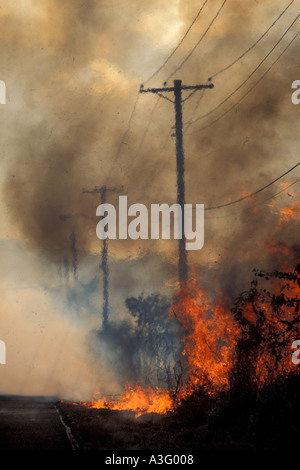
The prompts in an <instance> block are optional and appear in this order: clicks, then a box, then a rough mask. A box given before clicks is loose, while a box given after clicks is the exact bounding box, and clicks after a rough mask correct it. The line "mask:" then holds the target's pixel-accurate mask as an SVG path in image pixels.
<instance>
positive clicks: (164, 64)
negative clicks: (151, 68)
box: [144, 0, 208, 84]
mask: <svg viewBox="0 0 300 470" xmlns="http://www.w3.org/2000/svg"><path fill="white" fill-rule="evenodd" d="M207 2H208V0H205V2H204V3H203V5H202V6H201V8H200V9H199V11H198V13H197V15H196V16H195V18H194V19H193V21H192V23H191V24H190V26H189V27H188V29H187V30H186V32H185V33H184V35H183V37H182V38H181V40H180V41H179V43H178V44H177V46H176V47H175V48H174V49H173V51H172V52H171V54H170V55H169V56H168V57H167V58H166V60H165V61H164V62H163V64H162V65H161V66H160V67H159V68H158V69H157V70H156V71H155V72H154V73H153V74H152V75H151V77H149V78H148V79H147V80H146V81H145V82H144V83H145V84H146V83H148V82H149V81H150V80H152V78H154V77H155V76H156V75H157V74H158V73H159V72H160V71H161V70H162V69H163V68H164V67H165V66H166V65H167V63H168V62H169V60H170V59H171V58H172V57H173V55H174V54H175V52H176V51H177V50H178V49H179V47H180V46H181V44H182V43H183V41H184V40H185V38H186V37H187V35H188V34H189V32H190V30H191V29H192V27H193V26H194V24H195V23H196V21H197V19H198V18H199V16H200V15H201V13H202V10H203V8H204V7H205V5H206V4H207Z"/></svg>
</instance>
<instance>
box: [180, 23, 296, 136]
mask: <svg viewBox="0 0 300 470" xmlns="http://www.w3.org/2000/svg"><path fill="white" fill-rule="evenodd" d="M299 33H300V31H298V32H297V33H296V34H295V36H294V37H293V38H292V39H291V41H290V42H289V43H288V45H287V46H286V47H285V48H284V49H283V51H282V52H281V53H280V55H279V56H278V57H277V58H276V59H275V60H274V61H273V63H272V64H271V65H270V66H269V67H268V69H267V70H265V72H264V73H263V75H262V76H261V77H260V78H259V79H258V80H257V82H255V83H254V84H253V86H252V87H251V88H249V90H248V91H247V92H246V93H245V94H244V95H243V96H242V97H241V98H240V99H239V100H238V101H237V102H236V103H234V104H233V105H232V106H231V107H230V108H229V109H227V110H226V111H225V112H223V113H222V114H220V116H218V117H217V118H216V119H214V120H213V121H211V122H210V123H209V124H207V125H205V126H202V127H201V128H200V129H196V130H195V131H193V132H189V133H186V132H185V135H193V134H198V133H199V132H201V131H202V130H204V129H207V128H208V127H211V126H212V125H213V124H215V123H216V122H218V121H220V119H222V118H223V117H224V116H226V115H227V114H228V113H230V111H232V110H233V109H234V108H236V107H237V106H238V105H239V104H240V103H241V102H242V101H243V100H244V99H245V98H246V97H247V96H248V95H249V94H250V93H251V92H252V91H253V90H254V88H256V87H257V85H259V83H260V82H261V81H262V80H263V79H264V78H265V76H266V75H267V74H268V73H269V72H270V70H271V69H272V68H273V67H274V66H275V65H276V64H277V62H278V61H279V60H280V59H281V57H282V56H283V55H284V54H285V52H286V51H287V50H288V49H289V47H290V46H291V45H292V44H293V42H294V41H295V39H296V38H297V37H298V36H299ZM193 122H195V121H193ZM193 122H191V121H190V122H188V123H187V125H188V127H190V126H191V125H192V123H193Z"/></svg>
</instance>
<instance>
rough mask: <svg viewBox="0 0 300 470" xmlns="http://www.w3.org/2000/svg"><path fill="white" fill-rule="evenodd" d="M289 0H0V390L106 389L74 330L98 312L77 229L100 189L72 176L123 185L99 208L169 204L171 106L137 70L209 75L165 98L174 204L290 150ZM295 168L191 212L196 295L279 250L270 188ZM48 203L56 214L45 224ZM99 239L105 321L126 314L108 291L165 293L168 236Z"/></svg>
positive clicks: (271, 169)
mask: <svg viewBox="0 0 300 470" xmlns="http://www.w3.org/2000/svg"><path fill="white" fill-rule="evenodd" d="M223 3H224V5H223ZM203 4H204V7H203V10H202V11H201V14H199V15H198V12H199V9H200V7H201V6H202V5H203ZM289 4H290V6H289V7H288V5H289ZM222 5H223V7H222ZM299 6H300V2H299V0H295V1H293V2H290V0H287V1H284V2H283V1H282V0H281V1H279V0H272V1H271V0H263V1H260V2H259V1H257V0H244V1H242V0H227V2H223V0H208V1H207V2H199V1H198V2H196V1H193V0H181V1H179V0H171V1H169V2H165V1H162V0H151V1H148V2H141V1H137V0H126V1H125V0H124V1H120V0H99V1H96V0H90V1H84V0H26V1H25V0H18V2H6V1H4V0H0V22H1V27H0V64H1V66H0V79H2V80H4V81H5V83H6V87H7V90H6V93H7V96H6V98H7V103H6V105H1V109H0V111H1V113H0V120H1V126H0V139H1V143H2V145H1V160H0V161H1V177H0V178H1V179H0V184H1V190H2V193H1V196H2V197H1V204H0V210H1V219H0V253H1V280H0V283H1V284H0V289H1V314H0V339H1V340H4V341H5V342H6V346H7V364H6V365H5V366H0V392H2V393H38V394H60V395H63V396H68V397H69V396H71V397H74V398H76V399H78V398H79V399H80V398H86V397H89V395H90V394H91V393H92V392H93V391H94V389H95V388H97V387H100V388H101V387H102V388H105V391H108V392H109V391H110V390H112V391H115V390H116V389H117V388H118V385H117V384H118V374H117V373H114V371H112V370H111V369H110V367H109V366H108V365H107V364H106V362H105V360H103V357H104V356H105V355H106V354H108V355H109V354H110V352H109V351H105V352H104V353H103V355H101V357H102V359H101V360H99V359H97V355H96V354H94V351H93V348H94V347H96V346H93V347H91V344H90V343H89V339H88V338H89V337H90V336H89V335H90V332H91V331H92V329H93V328H95V327H97V326H99V324H101V308H102V291H101V289H102V276H101V270H100V269H99V263H100V262H101V258H100V256H101V249H102V244H101V241H100V240H99V239H98V238H97V237H96V231H95V230H96V224H97V221H98V219H97V218H96V217H95V211H96V207H97V205H98V204H99V201H100V197H97V196H94V195H89V194H84V193H83V192H82V190H83V189H93V188H94V187H95V186H102V185H107V186H108V187H111V188H118V187H120V186H123V191H122V192H121V193H117V192H109V193H108V196H107V198H108V202H111V203H112V204H114V205H115V206H116V207H117V205H118V195H119V194H123V195H127V196H128V201H129V204H133V203H143V204H145V205H146V206H147V207H149V206H150V204H152V203H168V204H171V203H173V202H175V201H176V158H175V140H174V137H172V135H171V134H172V133H173V132H174V129H172V126H173V125H174V107H173V105H172V103H170V102H169V101H167V100H164V99H163V98H160V99H159V98H158V96H157V95H154V94H151V93H148V94H139V93H138V91H139V87H140V84H142V83H143V84H144V86H145V88H147V87H161V86H163V84H164V82H165V81H167V82H168V86H172V84H173V80H174V79H181V80H182V81H183V83H184V84H186V85H196V84H207V83H208V79H209V78H210V77H212V82H213V84H214V89H213V90H206V91H205V92H204V93H202V92H199V91H198V92H197V93H195V94H194V95H193V96H192V97H190V99H189V100H187V101H186V102H185V103H184V105H183V121H184V123H185V126H184V151H185V184H186V202H188V203H192V204H196V203H201V204H204V205H205V207H206V208H209V207H214V206H220V205H223V204H226V203H228V202H230V201H235V200H237V199H240V198H241V197H243V196H245V195H246V194H249V193H252V192H255V191H257V190H258V189H260V188H262V187H264V186H265V185H267V184H268V183H270V182H272V181H273V180H274V179H276V178H277V177H279V176H280V175H282V174H283V173H285V172H286V171H288V170H289V169H290V168H292V167H293V166H295V165H296V164H297V163H298V162H299V150H298V149H299V143H300V142H299V140H300V138H299V113H300V106H297V105H294V104H292V101H291V94H292V90H291V85H292V82H293V81H294V80H297V79H300V70H299V67H300V64H299V47H300V43H299V36H298V37H296V38H295V35H296V34H297V32H298V30H299V20H296V21H295V22H294V20H295V19H296V17H297V15H298V14H299V12H300V11H299V10H300V9H299ZM221 7H222V8H221ZM286 7H288V8H287V9H286V11H285V12H284V13H283V11H284V9H285V8H286ZM197 15H198V17H197V19H196V21H195V22H194V23H193V20H194V19H195V18H196V16H197ZM280 15H281V16H280ZM279 16H280V17H279ZM277 19H278V21H276V20H277ZM293 22H294V23H293ZM273 23H274V24H273ZM190 26H191V28H190V29H189V30H188V28H189V27H190ZM271 26H272V27H271ZM266 31H268V32H267V33H266ZM187 32H188V34H186V33H187ZM264 33H266V34H264ZM185 34H186V35H185ZM262 36H263V37H262ZM182 38H184V40H183V41H182V43H181V40H182ZM260 38H261V40H259V39H260ZM281 38H282V39H281ZM294 38H295V39H294ZM280 39H281V40H280ZM255 43H257V44H256V45H255V47H252V46H254V44H255ZM179 44H180V45H179ZM276 44H277V45H276ZM178 45H179V47H178V48H177V46H178ZM175 48H176V50H175ZM174 50H175V52H174V54H172V56H171V57H170V54H171V53H172V52H173V51H174ZM246 51H248V52H247V53H245V52H246ZM244 53H245V54H244ZM169 57H170V59H169V60H167V59H168V58H169ZM238 58H240V59H239V60H238V61H236V59H238ZM166 61H167V62H166ZM235 61H236V63H235V64H234V65H231V64H233V63H234V62H235ZM165 62H166V64H165V66H163V64H164V63H165ZM230 65H231V66H230ZM228 66H230V67H229V68H227V67H228ZM225 69H226V70H225ZM156 71H158V73H156ZM219 72H220V73H219ZM153 74H154V75H153ZM151 76H153V78H151V79H150V80H148V79H149V78H150V77H151ZM167 96H168V97H169V98H173V97H172V96H171V95H167ZM187 96H188V93H187V92H185V94H184V96H183V98H186V97H187ZM133 110H134V112H133V113H132V111H133ZM191 121H194V122H192V123H191ZM298 177H299V168H297V169H295V170H294V171H293V172H291V173H289V174H288V175H287V176H286V177H285V178H282V179H280V180H279V181H278V182H276V183H274V184H273V185H271V186H270V187H268V188H267V189H266V190H265V191H262V192H260V193H259V194H258V195H257V196H256V198H252V199H249V200H244V201H242V202H240V203H237V204H233V205H229V206H227V207H224V208H220V209H215V210H209V211H206V214H205V243H204V248H203V249H202V250H200V251H195V252H191V253H189V263H190V264H194V265H196V266H197V270H198V273H199V276H200V281H201V282H202V283H203V284H204V285H205V286H206V287H207V289H208V294H209V295H211V296H212V297H214V294H215V291H216V289H219V288H220V287H221V288H222V289H223V290H224V293H225V294H226V295H229V296H232V297H234V296H235V295H237V294H238V293H239V292H240V291H241V290H244V289H246V288H247V287H248V283H249V279H251V270H252V269H253V268H255V267H258V268H262V269H272V268H274V267H278V263H281V262H282V260H284V261H285V262H287V263H288V264H289V265H290V266H292V265H293V264H294V263H295V262H296V261H297V256H298V255H299V251H298V249H299V236H298V234H299V205H298V204H299V185H298V186H297V184H295V185H293V186H290V188H289V189H288V190H286V191H284V189H285V188H286V187H287V186H288V185H289V184H292V183H294V182H295V181H296V180H297V178H298ZM280 183H284V184H285V186H284V185H282V184H280ZM280 191H281V192H280ZM279 192H280V194H278V195H277V196H276V198H274V196H275V195H276V194H277V193H279ZM283 207H293V208H294V210H293V211H292V212H291V213H292V217H288V218H287V219H286V220H282V218H281V215H282V213H281V210H282V208H283ZM66 214H73V215H74V216H73V217H71V218H68V219H67V220H62V219H61V218H60V216H62V215H66ZM72 233H74V234H75V237H76V249H77V259H76V268H77V277H78V281H79V284H80V286H79V287H78V289H79V290H78V291H76V290H75V288H74V281H73V279H72V269H73V267H72V263H73V258H72V245H71V241H70V240H71V238H70V237H71V234H72ZM108 246H109V267H110V299H111V304H110V309H111V310H110V315H111V317H112V318H113V319H114V320H115V321H118V319H120V318H122V319H123V318H126V315H127V311H126V307H125V304H124V301H125V299H126V297H128V296H132V295H134V296H138V295H140V294H142V293H144V294H145V295H146V294H150V293H152V292H160V293H161V294H164V293H170V292H172V288H171V289H170V288H166V287H165V285H166V284H167V283H169V282H170V281H171V282H172V280H175V281H176V276H177V242H174V241H159V240H143V241H140V240H138V241H133V240H127V241H123V240H110V241H109V244H108ZM73 248H74V245H73ZM97 279H98V281H97ZM95 280H96V281H95ZM95 282H96V284H95ZM70 299H71V300H72V302H70ZM99 347H100V349H101V345H100V346H99ZM96 349H97V347H96ZM104 377H105V381H104V380H103V378H104ZM104 382H105V387H104V386H103V383H104Z"/></svg>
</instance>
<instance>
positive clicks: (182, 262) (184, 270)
mask: <svg viewBox="0 0 300 470" xmlns="http://www.w3.org/2000/svg"><path fill="white" fill-rule="evenodd" d="M204 88H214V85H213V84H212V83H210V84H208V85H194V86H187V85H182V82H181V80H174V86H173V87H164V88H147V89H144V87H143V85H141V87H140V93H155V94H157V95H159V96H161V97H162V98H165V99H167V100H168V101H171V102H172V103H174V105H175V130H176V166H177V203H178V204H179V205H180V207H181V213H182V220H181V223H182V225H181V226H182V237H181V239H179V246H178V255H179V256H178V277H179V283H180V287H181V289H182V288H183V286H184V284H185V282H186V281H187V279H188V265H187V253H186V249H185V231H184V211H183V209H184V203H185V186H184V152H183V133H182V103H183V101H182V91H183V90H191V93H190V96H192V95H193V94H194V93H196V91H197V90H202V89H204ZM166 92H171V93H174V101H173V100H171V99H169V98H167V97H166V96H164V95H163V93H166ZM188 98H189V96H188V97H187V98H186V99H188ZM184 101H185V100H184Z"/></svg>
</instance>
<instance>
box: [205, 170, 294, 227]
mask: <svg viewBox="0 0 300 470" xmlns="http://www.w3.org/2000/svg"><path fill="white" fill-rule="evenodd" d="M299 182H300V178H298V179H297V180H296V181H294V182H293V183H290V184H289V185H288V186H286V187H285V188H284V189H281V190H280V191H278V192H277V193H275V194H273V195H272V196H269V197H267V198H266V199H264V200H263V201H259V202H257V203H256V206H261V205H262V204H265V203H266V202H268V201H270V200H271V199H275V198H276V197H277V196H279V194H281V193H283V192H285V191H286V190H287V189H289V188H291V187H292V186H294V185H295V184H297V183H299ZM240 213H241V211H239V212H233V213H231V214H225V215H219V216H213V217H206V219H224V218H227V217H233V216H235V215H239V214H240Z"/></svg>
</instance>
